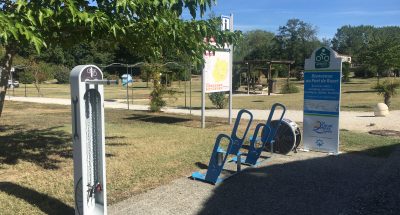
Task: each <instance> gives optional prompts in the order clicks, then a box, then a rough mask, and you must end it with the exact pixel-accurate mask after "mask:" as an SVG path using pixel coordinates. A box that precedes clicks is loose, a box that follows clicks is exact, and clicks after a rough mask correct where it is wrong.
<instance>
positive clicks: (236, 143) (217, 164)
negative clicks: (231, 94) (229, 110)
mask: <svg viewBox="0 0 400 215" xmlns="http://www.w3.org/2000/svg"><path fill="white" fill-rule="evenodd" d="M243 114H248V115H249V122H248V123H247V126H246V129H245V131H244V133H243V136H242V137H241V138H239V137H238V136H237V131H238V128H239V125H240V120H241V119H242V116H243ZM252 121H253V114H252V113H251V112H250V111H248V110H244V109H242V110H240V111H239V112H238V115H237V117H236V121H235V125H234V127H233V129H232V133H231V136H228V135H226V134H219V135H218V136H217V139H216V140H215V144H214V149H213V151H212V153H211V158H210V162H209V164H208V168H207V172H206V173H205V174H203V173H200V172H194V173H193V174H192V178H193V179H197V180H201V181H206V182H209V183H212V184H217V183H220V182H222V181H223V180H225V179H227V178H228V177H225V178H222V177H219V176H220V174H221V172H222V170H223V168H224V165H225V162H226V160H227V158H228V155H236V156H240V148H241V147H242V145H243V143H244V140H245V139H246V135H247V133H248V131H249V129H250V125H251V123H252ZM224 138H226V139H228V140H229V144H228V147H227V150H226V151H224V150H223V149H222V148H221V147H220V145H221V141H222V139H224ZM238 171H240V165H238ZM230 176H232V175H230ZM230 176H229V177H230Z"/></svg>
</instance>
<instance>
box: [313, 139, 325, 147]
mask: <svg viewBox="0 0 400 215" xmlns="http://www.w3.org/2000/svg"><path fill="white" fill-rule="evenodd" d="M315 144H316V145H317V146H318V147H321V146H322V145H324V141H323V140H321V139H318V140H316V141H315Z"/></svg>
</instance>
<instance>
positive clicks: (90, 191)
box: [70, 65, 116, 215]
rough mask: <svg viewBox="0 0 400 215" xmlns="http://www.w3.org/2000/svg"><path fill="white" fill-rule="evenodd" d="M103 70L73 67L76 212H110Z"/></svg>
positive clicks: (71, 75) (86, 66) (93, 67)
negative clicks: (107, 185) (107, 183)
mask: <svg viewBox="0 0 400 215" xmlns="http://www.w3.org/2000/svg"><path fill="white" fill-rule="evenodd" d="M115 82H116V81H110V80H103V73H102V71H101V70H100V69H99V68H98V67H97V66H94V65H80V66H76V67H75V68H74V69H72V71H71V74H70V83H71V112H72V135H73V137H72V138H73V158H74V193H75V214H77V215H80V214H85V215H87V214H107V192H106V166H105V164H106V160H105V138H104V104H103V103H104V93H103V84H110V83H115Z"/></svg>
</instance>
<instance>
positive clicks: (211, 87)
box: [203, 51, 231, 93]
mask: <svg viewBox="0 0 400 215" xmlns="http://www.w3.org/2000/svg"><path fill="white" fill-rule="evenodd" d="M204 59H205V66H204V71H203V72H204V73H203V74H204V75H205V76H204V78H205V85H206V93H211V92H221V91H229V90H230V81H229V80H230V77H231V75H230V74H229V52H224V51H216V52H215V54H214V53H208V54H207V55H205V56H204Z"/></svg>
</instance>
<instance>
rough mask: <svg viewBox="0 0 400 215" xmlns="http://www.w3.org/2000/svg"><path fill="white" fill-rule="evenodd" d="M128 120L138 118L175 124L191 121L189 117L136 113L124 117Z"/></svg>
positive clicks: (144, 120)
mask: <svg viewBox="0 0 400 215" xmlns="http://www.w3.org/2000/svg"><path fill="white" fill-rule="evenodd" d="M125 119H128V120H140V121H143V122H151V123H162V124H175V123H182V122H188V121H191V119H185V118H179V117H172V116H151V115H136V114H134V115H133V116H131V117H128V118H125Z"/></svg>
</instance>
